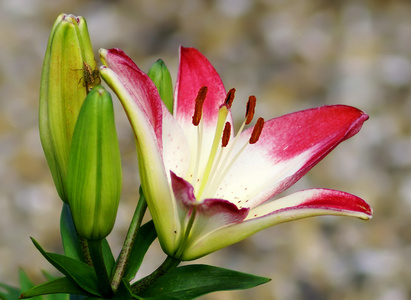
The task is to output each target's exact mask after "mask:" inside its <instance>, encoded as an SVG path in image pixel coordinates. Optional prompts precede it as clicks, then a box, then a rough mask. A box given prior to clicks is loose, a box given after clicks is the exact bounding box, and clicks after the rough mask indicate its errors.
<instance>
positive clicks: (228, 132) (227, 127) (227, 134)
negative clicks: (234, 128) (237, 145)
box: [221, 122, 231, 147]
mask: <svg viewBox="0 0 411 300" xmlns="http://www.w3.org/2000/svg"><path fill="white" fill-rule="evenodd" d="M230 135H231V124H230V123H229V122H226V123H225V126H224V131H223V139H222V145H221V146H222V147H226V146H227V145H228V141H229V140H230Z"/></svg>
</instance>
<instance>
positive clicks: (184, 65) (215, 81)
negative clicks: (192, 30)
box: [174, 47, 226, 127]
mask: <svg viewBox="0 0 411 300" xmlns="http://www.w3.org/2000/svg"><path fill="white" fill-rule="evenodd" d="M203 86H206V87H207V88H208V92H207V96H206V100H205V101H204V106H203V117H202V119H203V122H204V125H205V126H209V124H211V126H214V127H215V123H216V122H217V114H218V109H219V107H220V106H221V105H222V104H223V103H224V100H225V97H226V91H225V88H224V85H223V82H222V81H221V78H220V76H219V75H218V73H217V71H216V70H215V69H214V67H213V66H212V65H211V64H210V62H209V61H208V59H207V58H206V57H205V56H204V55H203V54H201V53H200V52H199V51H198V50H197V49H195V48H184V47H180V66H179V69H178V77H177V82H176V90H175V97H174V99H175V103H174V116H175V117H176V118H177V120H178V121H179V123H180V124H182V125H183V126H182V127H186V126H187V127H188V126H190V127H192V117H193V114H194V107H195V101H194V100H195V99H196V96H197V93H198V91H199V90H200V88H201V87H203Z"/></svg>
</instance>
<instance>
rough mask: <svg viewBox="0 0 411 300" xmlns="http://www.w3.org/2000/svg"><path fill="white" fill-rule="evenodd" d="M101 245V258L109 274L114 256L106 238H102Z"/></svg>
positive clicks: (113, 262)
mask: <svg viewBox="0 0 411 300" xmlns="http://www.w3.org/2000/svg"><path fill="white" fill-rule="evenodd" d="M101 244H102V245H101V246H102V250H103V259H104V264H105V266H106V268H107V272H108V274H111V272H112V270H113V267H114V264H115V260H114V256H113V252H111V248H110V245H109V244H108V242H107V240H106V239H103V240H102V241H101Z"/></svg>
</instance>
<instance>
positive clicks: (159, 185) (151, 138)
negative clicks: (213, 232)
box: [100, 49, 180, 251]
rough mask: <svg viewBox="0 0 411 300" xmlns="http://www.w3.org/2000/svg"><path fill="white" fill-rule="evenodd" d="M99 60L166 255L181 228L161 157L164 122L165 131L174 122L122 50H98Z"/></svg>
mask: <svg viewBox="0 0 411 300" xmlns="http://www.w3.org/2000/svg"><path fill="white" fill-rule="evenodd" d="M100 56H101V58H102V61H103V63H104V64H105V67H102V68H101V69H100V74H101V76H102V77H103V79H104V80H105V81H106V83H107V84H108V85H109V86H110V88H111V89H112V90H113V91H114V92H115V93H116V94H117V96H118V98H119V99H120V101H121V103H122V105H123V107H124V110H125V112H126V114H127V117H128V119H129V121H130V124H131V126H132V128H133V131H134V133H135V137H136V145H137V150H138V159H139V166H140V168H139V171H140V178H141V182H142V186H143V192H144V194H145V195H146V199H147V202H148V205H149V208H150V213H151V215H152V217H153V221H154V224H155V227H156V230H157V233H158V236H159V239H160V240H161V241H162V246H163V248H164V249H165V251H167V250H169V249H174V248H175V243H178V241H177V240H178V236H176V235H175V232H179V231H180V224H179V223H178V222H175V216H176V208H175V206H174V202H173V201H171V199H172V194H171V190H170V188H169V180H168V174H167V173H166V171H165V167H164V163H163V157H162V147H163V142H165V141H166V139H164V140H163V126H164V125H163V122H169V123H170V124H168V126H167V131H168V130H170V128H171V127H170V126H172V125H173V124H172V121H173V120H174V119H173V118H172V116H171V115H170V113H169V112H168V110H167V108H166V107H165V105H164V104H163V102H162V101H161V99H160V96H159V95H158V92H157V89H156V87H155V85H154V83H153V82H152V81H151V80H150V79H149V77H148V76H147V75H146V74H144V73H143V72H142V71H141V70H140V69H139V68H138V67H137V66H136V65H135V64H134V62H133V61H131V59H130V58H128V56H127V55H125V54H124V52H123V51H122V50H120V49H110V50H100ZM174 123H175V122H174ZM175 124H176V123H175ZM167 131H166V132H167ZM176 132H177V133H178V130H177V131H176ZM166 136H169V135H168V134H166ZM175 138H176V139H178V138H177V136H175ZM169 144H171V145H174V144H175V143H172V142H170V143H169Z"/></svg>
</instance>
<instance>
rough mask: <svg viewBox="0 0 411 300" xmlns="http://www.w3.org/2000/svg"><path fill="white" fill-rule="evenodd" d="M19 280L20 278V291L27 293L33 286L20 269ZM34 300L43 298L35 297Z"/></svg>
mask: <svg viewBox="0 0 411 300" xmlns="http://www.w3.org/2000/svg"><path fill="white" fill-rule="evenodd" d="M19 278H20V288H21V291H22V292H23V291H27V290H29V289H31V288H32V287H33V286H34V284H33V283H32V282H31V280H30V279H29V277H28V276H27V274H26V272H24V271H23V270H22V269H20V271H19ZM33 299H34V300H43V299H44V298H43V297H40V296H39V297H35V298H33Z"/></svg>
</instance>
